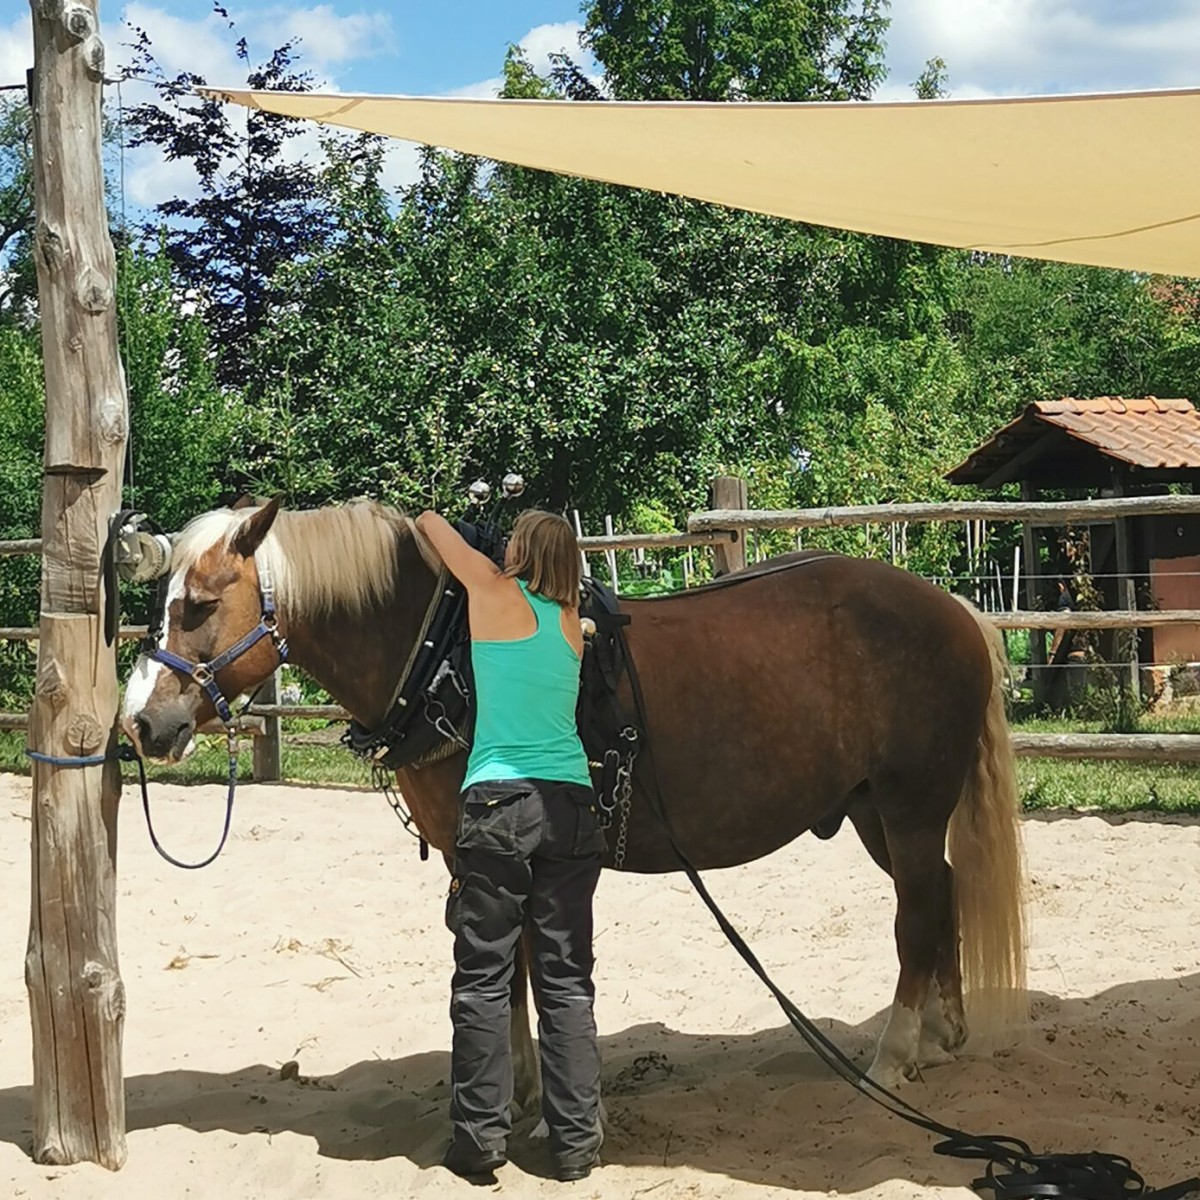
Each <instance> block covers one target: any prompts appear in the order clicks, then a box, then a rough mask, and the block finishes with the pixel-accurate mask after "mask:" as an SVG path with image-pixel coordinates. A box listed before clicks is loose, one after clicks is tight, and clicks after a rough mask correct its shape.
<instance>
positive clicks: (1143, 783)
mask: <svg viewBox="0 0 1200 1200" xmlns="http://www.w3.org/2000/svg"><path fill="white" fill-rule="evenodd" d="M1017 784H1018V788H1019V792H1020V797H1021V805H1022V807H1023V808H1024V809H1025V811H1026V812H1038V811H1042V810H1045V809H1056V808H1058V809H1087V810H1092V809H1094V810H1098V811H1101V812H1111V813H1119V812H1174V813H1200V767H1197V766H1194V765H1190V764H1176V763H1131V762H1084V761H1070V760H1062V759H1052V758H1022V759H1018V760H1017Z"/></svg>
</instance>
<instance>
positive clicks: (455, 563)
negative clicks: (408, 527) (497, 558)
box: [416, 510, 503, 593]
mask: <svg viewBox="0 0 1200 1200" xmlns="http://www.w3.org/2000/svg"><path fill="white" fill-rule="evenodd" d="M416 526H417V529H418V530H419V531H420V533H421V534H422V535H424V537H425V538H426V540H427V541H428V542H429V544H430V545H431V546H432V547H433V548H434V550H435V551H437V554H438V556H439V557H440V558H441V560H442V562H444V563H445V564H446V570H447V571H449V572H450V574H451V575H453V576H454V577H455V579H457V580H458V581H459V582H460V583H461V584H462V585H463V587H465V588H466V589H467V591H468V593H470V592H475V591H478V590H480V589H484V588H489V587H492V586H494V585H495V583H496V581H497V580H499V579H501V578H503V576H502V574H501V571H500V568H499V567H498V566H496V564H495V563H494V562H492V560H491V559H490V558H488V556H487V555H486V554H480V553H479V551H478V550H476V549H474V548H473V547H471V546H468V545H467V543H466V542H465V541H464V540H463V537H462V535H461V534H460V533H459V532H458V530H457V529H455V528H454V526H453V525H451V524H450V522H449V521H447V520H446V518H445V517H443V516H440V515H439V514H438V513H435V512H431V511H428V510H427V511H425V512H423V513H422V514H421V515H420V516H419V517H418V518H417V520H416Z"/></svg>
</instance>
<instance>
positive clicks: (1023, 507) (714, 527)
mask: <svg viewBox="0 0 1200 1200" xmlns="http://www.w3.org/2000/svg"><path fill="white" fill-rule="evenodd" d="M727 482H728V481H727ZM718 499H719V500H722V499H724V500H726V501H727V497H725V496H724V495H720V494H718ZM735 502H736V501H735ZM1183 514H1200V495H1197V496H1137V497H1121V498H1116V499H1107V500H1090V501H1046V502H1031V501H1020V502H1017V501H1011V502H1004V501H948V502H944V503H932V504H884V505H853V506H847V507H837V508H815V509H782V510H760V509H745V508H737V509H733V508H716V509H712V510H710V511H707V512H700V513H696V514H694V515H693V516H692V517H691V518H690V519H689V520H688V528H687V532H681V533H652V534H640V533H631V534H612V533H609V534H607V535H603V536H596V537H581V538H580V542H579V545H580V549H581V550H582V551H583V552H584V553H586V554H596V555H599V554H607V555H610V556H611V555H612V554H613V553H614V552H615V551H617V550H664V549H674V548H680V549H685V548H690V547H696V546H712V547H714V548H715V549H717V550H720V548H721V547H725V546H729V545H730V544H731V543H735V544H736V543H739V542H740V541H741V540H742V539H741V535H742V532H743V531H745V530H751V529H754V530H782V529H790V530H801V529H818V528H838V527H848V526H856V525H857V526H861V525H865V524H886V525H901V524H907V523H910V522H911V523H920V522H943V521H967V522H970V521H1014V522H1022V523H1024V524H1026V525H1032V526H1052V525H1065V524H1103V523H1107V522H1110V521H1114V520H1117V519H1119V518H1127V517H1140V516H1151V515H1183ZM41 549H42V542H41V539H39V538H21V539H15V540H9V541H0V557H2V556H5V555H18V554H38V553H40V552H41ZM609 563H610V567H611V566H612V563H613V559H612V558H611V557H610V559H609ZM614 569H615V568H614ZM987 616H988V619H989V620H990V621H992V623H993V624H995V625H996V626H997V627H999V628H1000V629H1010V630H1015V629H1027V630H1035V631H1037V630H1041V631H1046V630H1067V629H1115V630H1122V629H1123V630H1131V629H1132V630H1136V629H1147V628H1152V627H1157V626H1171V625H1200V609H1174V610H1163V611H1139V610H1130V609H1125V610H1121V611H1104V612H1064V611H1056V612H1037V611H1029V610H1014V611H1011V612H993V613H989V614H987ZM145 634H146V628H145V626H137V625H127V626H122V628H121V630H120V634H119V636H120V637H121V638H122V639H126V640H133V639H138V638H141V637H144V636H145ZM37 637H38V629H37V628H36V627H23V626H11V627H0V641H33V640H35V639H36V638H37ZM348 716H349V714H348V713H347V712H346V711H345V710H344V709H343V708H341V707H340V706H339V705H336V704H278V703H262V704H252V705H250V706H249V707H248V708H247V709H246V715H245V717H244V719H243V732H245V733H249V734H251V735H253V736H254V737H255V738H256V741H257V740H260V739H263V738H268V737H271V736H272V735H273V734H274V731H275V729H276V728H277V726H278V718H283V717H290V718H307V719H313V720H330V721H338V720H346V719H348ZM27 723H28V717H27V714H25V713H0V730H13V729H24V728H26V727H27ZM1013 748H1014V750H1015V752H1016V753H1017V754H1018V755H1021V756H1022V757H1045V758H1067V759H1072V758H1074V759H1124V760H1129V761H1141V762H1160V763H1161V762H1200V734H1197V735H1192V734H1167V735H1155V734H1030V733H1019V734H1014V736H1013Z"/></svg>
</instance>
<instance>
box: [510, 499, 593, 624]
mask: <svg viewBox="0 0 1200 1200" xmlns="http://www.w3.org/2000/svg"><path fill="white" fill-rule="evenodd" d="M580 573H581V567H580V561H579V542H578V541H577V540H576V538H575V530H574V529H572V528H571V523H570V522H569V521H567V520H566V519H565V518H564V517H560V516H558V515H557V514H556V513H548V512H542V511H540V510H539V509H536V508H531V509H526V511H525V512H523V513H522V514H521V515H520V516H519V517H518V518H517V520H516V523H515V524H514V525H513V531H512V535H511V536H510V537H509V539H508V565H507V566H506V567H505V568H504V574H505V575H507V576H508V578H510V579H514V578H515V579H523V580H524V581H525V582H526V583H527V584H528V585H529V590H530V591H531V592H535V593H536V594H537V595H539V596H545V597H546V599H547V600H553V601H555V603H557V604H564V605H566V606H567V607H568V608H575V607H576V606H577V605H578V604H579V576H580Z"/></svg>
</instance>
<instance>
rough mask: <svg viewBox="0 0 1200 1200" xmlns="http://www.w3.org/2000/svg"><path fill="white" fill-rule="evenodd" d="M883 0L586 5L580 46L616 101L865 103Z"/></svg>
mask: <svg viewBox="0 0 1200 1200" xmlns="http://www.w3.org/2000/svg"><path fill="white" fill-rule="evenodd" d="M887 8H888V2H887V0H592V3H591V4H589V5H588V6H587V9H586V16H585V18H584V32H583V42H584V45H585V46H586V47H587V48H588V49H589V50H591V52H592V53H593V54H594V55H595V57H596V60H597V61H598V62H599V63H600V65H601V66H602V67H603V69H604V77H605V80H606V82H607V83H608V86H609V88H610V89H611V92H612V95H613V96H614V97H615V98H617V99H619V100H865V99H867V98H869V97H870V95H871V93H872V92H873V91H874V90H875V88H876V86H877V85H878V84H879V83H880V81H881V80H882V79H883V77H884V66H883V52H884V44H883V37H884V34H885V32H886V30H887V25H888V19H887V15H886V13H887Z"/></svg>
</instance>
